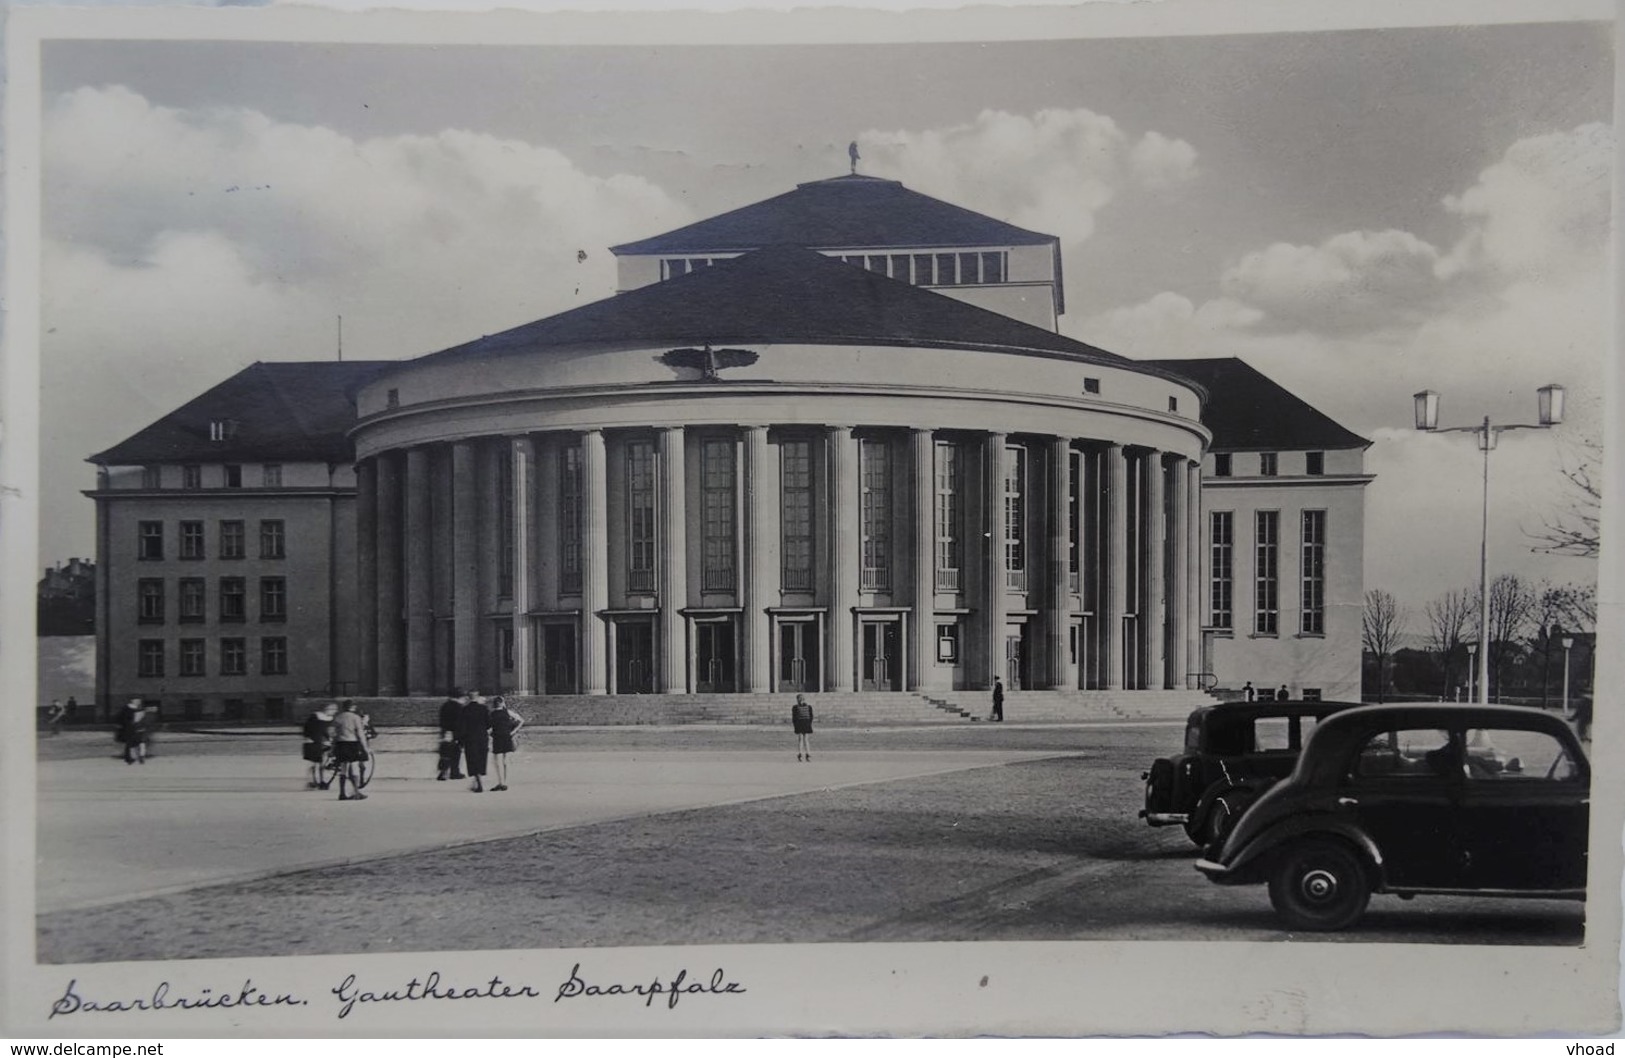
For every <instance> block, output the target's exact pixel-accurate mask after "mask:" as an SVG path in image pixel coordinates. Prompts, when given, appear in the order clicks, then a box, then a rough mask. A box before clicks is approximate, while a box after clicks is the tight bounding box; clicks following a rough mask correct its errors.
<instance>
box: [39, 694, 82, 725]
mask: <svg viewBox="0 0 1625 1058" xmlns="http://www.w3.org/2000/svg"><path fill="white" fill-rule="evenodd" d="M78 719H79V699H77V698H75V697H74V696H73V695H71V694H70V695H69V696H68V703H67V704H66V705H63V704H62V700H61V699H60V698H52V699H51V704H50V705H49V706H47V707H46V709H45V727H46V730H47V731H49V732H50V733H51V734H53V735H60V734H61V733H62V725H63V724H65V723H66V724H71V723H73V722H75V721H76V720H78Z"/></svg>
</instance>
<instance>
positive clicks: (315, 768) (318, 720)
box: [300, 702, 339, 790]
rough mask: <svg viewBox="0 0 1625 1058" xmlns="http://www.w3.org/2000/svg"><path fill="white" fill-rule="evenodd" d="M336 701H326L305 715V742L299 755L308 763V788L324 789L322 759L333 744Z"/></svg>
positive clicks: (337, 710) (337, 709)
mask: <svg viewBox="0 0 1625 1058" xmlns="http://www.w3.org/2000/svg"><path fill="white" fill-rule="evenodd" d="M338 712H339V707H338V703H337V702H328V703H327V704H326V705H324V706H322V707H321V708H320V709H318V710H316V711H315V712H313V713H311V714H310V715H309V716H307V717H305V743H304V745H303V746H302V747H301V749H300V753H301V755H302V756H303V757H304V758H305V760H306V761H307V762H308V763H309V764H310V789H312V790H325V789H327V785H328V784H327V783H326V782H324V781H323V779H322V760H323V758H325V757H326V756H327V752H328V750H329V749H331V748H332V746H333V720H334V718H335V717H337V716H338Z"/></svg>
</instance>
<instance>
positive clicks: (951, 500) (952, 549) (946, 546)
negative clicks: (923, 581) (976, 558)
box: [936, 441, 962, 591]
mask: <svg viewBox="0 0 1625 1058" xmlns="http://www.w3.org/2000/svg"><path fill="white" fill-rule="evenodd" d="M936 447H937V468H936V469H937V526H936V529H937V590H938V591H958V590H959V584H960V581H959V576H960V574H959V570H960V564H961V562H962V558H961V555H960V543H959V531H960V530H959V508H960V501H959V452H960V449H959V446H958V445H957V444H954V443H953V442H952V441H938V442H937V446H936Z"/></svg>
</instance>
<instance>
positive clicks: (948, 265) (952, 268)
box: [937, 253, 959, 287]
mask: <svg viewBox="0 0 1625 1058" xmlns="http://www.w3.org/2000/svg"><path fill="white" fill-rule="evenodd" d="M958 282H959V255H958V254H951V253H939V254H937V286H939V287H951V286H953V285H954V284H956V283H958Z"/></svg>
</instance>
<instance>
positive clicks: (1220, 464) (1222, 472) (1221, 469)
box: [1213, 452, 1230, 478]
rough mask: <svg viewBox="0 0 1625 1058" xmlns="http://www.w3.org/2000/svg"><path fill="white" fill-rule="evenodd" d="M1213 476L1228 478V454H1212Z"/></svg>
mask: <svg viewBox="0 0 1625 1058" xmlns="http://www.w3.org/2000/svg"><path fill="white" fill-rule="evenodd" d="M1213 476H1214V477H1216V478H1227V477H1229V476H1230V453H1229V452H1215V453H1214V454H1213Z"/></svg>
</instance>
